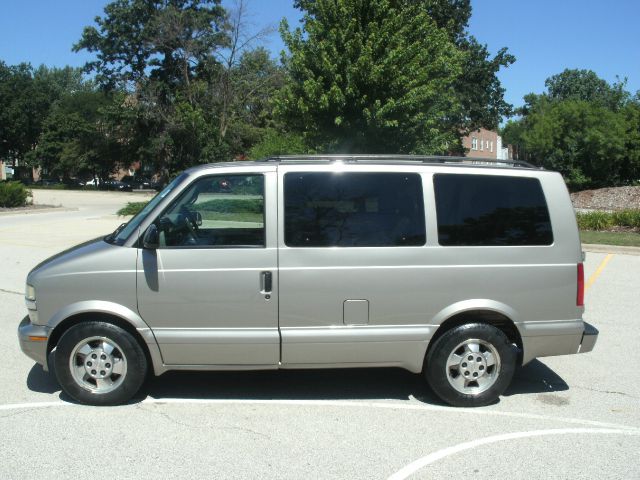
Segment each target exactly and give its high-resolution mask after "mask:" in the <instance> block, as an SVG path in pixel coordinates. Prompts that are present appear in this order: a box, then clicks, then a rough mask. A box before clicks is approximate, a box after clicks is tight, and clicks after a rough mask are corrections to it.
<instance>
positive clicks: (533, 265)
mask: <svg viewBox="0 0 640 480" xmlns="http://www.w3.org/2000/svg"><path fill="white" fill-rule="evenodd" d="M582 259H583V254H582V252H581V246H580V240H579V237H578V228H577V225H576V220H575V215H574V211H573V208H572V205H571V202H570V199H569V195H568V192H567V189H566V187H565V184H564V181H563V179H562V177H561V176H560V174H558V173H556V172H550V171H545V170H540V169H537V168H532V167H531V166H530V165H527V164H525V163H523V162H517V161H515V162H514V161H497V162H496V161H495V160H494V161H489V160H486V159H482V160H472V159H466V158H465V159H455V158H451V157H404V156H392V157H391V156H311V157H309V156H306V157H305V156H301V157H278V158H272V159H269V160H266V161H260V162H234V163H219V164H212V165H203V166H198V167H194V168H192V169H190V170H187V171H185V172H184V173H182V174H181V175H179V176H178V177H176V178H175V179H174V180H173V181H172V182H171V183H170V184H169V185H168V186H167V187H166V188H165V189H164V190H163V191H162V192H160V193H159V194H158V195H157V196H156V197H155V198H153V200H151V201H150V202H149V203H148V204H147V205H146V206H145V207H144V209H143V210H142V211H141V212H140V213H139V214H138V215H136V216H135V217H134V218H132V219H131V220H130V221H129V222H128V223H127V224H125V225H122V226H121V227H120V228H118V229H117V230H116V231H115V232H113V233H112V234H110V235H108V236H106V237H104V238H100V239H97V240H94V241H90V242H87V243H85V244H82V245H79V246H77V247H74V248H72V249H71V250H68V251H66V252H62V253H60V254H58V255H56V256H54V257H52V258H50V259H48V260H46V261H45V262H43V263H41V264H40V265H38V266H37V267H35V268H34V269H33V270H32V271H31V272H30V273H29V275H28V277H27V286H26V304H27V309H28V313H29V315H28V317H25V319H24V320H23V321H22V322H21V323H20V326H19V330H18V335H19V339H20V344H21V347H22V350H23V351H24V352H25V353H26V354H27V355H28V356H29V357H31V358H33V359H34V360H35V361H36V362H38V363H40V364H42V365H43V366H44V368H45V369H48V368H50V367H54V368H53V370H54V371H55V375H56V377H57V379H58V381H59V383H60V385H61V387H62V389H63V390H64V391H65V392H66V393H67V394H68V395H70V396H71V397H73V398H74V399H76V400H77V401H79V402H82V403H87V404H93V405H112V404H119V403H123V402H127V401H128V400H129V399H130V398H131V397H132V396H133V395H135V394H136V392H137V391H138V390H139V389H140V387H141V385H142V384H143V382H144V379H145V377H146V375H147V373H148V372H153V374H155V375H161V374H162V373H164V372H166V371H168V370H260V369H265V370H266V369H285V368H287V369H292V368H342V367H383V366H384V367H389V366H392V367H401V368H404V369H407V370H409V371H411V372H415V373H421V374H423V375H424V376H425V378H426V380H427V382H428V383H429V385H430V386H431V388H432V390H433V391H434V392H435V393H436V394H437V395H438V396H439V397H440V398H441V399H442V400H443V401H444V402H446V403H449V404H451V405H456V406H478V405H486V404H488V403H491V402H494V401H496V399H497V398H498V397H499V396H500V395H501V394H502V393H503V392H504V390H505V389H506V388H507V386H508V385H509V383H510V381H511V378H512V376H513V372H514V369H515V368H516V367H517V366H518V365H523V364H526V363H527V362H530V361H531V360H533V359H534V358H536V357H543V356H548V355H563V354H571V353H583V352H589V351H591V350H592V349H593V347H594V344H595V342H596V339H597V335H598V332H597V330H596V329H595V328H594V327H592V326H591V325H589V324H587V323H585V322H583V320H582V314H583V312H584V305H583V295H584V273H583V266H582Z"/></svg>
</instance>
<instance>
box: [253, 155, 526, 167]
mask: <svg viewBox="0 0 640 480" xmlns="http://www.w3.org/2000/svg"><path fill="white" fill-rule="evenodd" d="M265 161H267V162H278V163H287V162H291V163H316V162H326V163H331V162H348V163H351V162H363V163H377V162H380V163H412V162H419V163H429V164H446V163H453V164H464V165H477V166H483V165H484V166H499V167H521V168H539V167H536V166H535V165H532V164H530V163H529V162H525V161H523V160H501V159H496V158H475V157H453V156H451V157H449V156H446V155H353V154H334V155H279V156H273V157H269V158H267V159H266V160H265Z"/></svg>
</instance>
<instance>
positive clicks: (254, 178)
mask: <svg viewBox="0 0 640 480" xmlns="http://www.w3.org/2000/svg"><path fill="white" fill-rule="evenodd" d="M156 225H157V226H158V230H159V246H160V248H180V247H182V248H215V247H238V248H241V247H264V245H265V232H264V176H263V175H213V176H209V177H203V178H200V179H198V180H196V181H195V182H194V183H193V184H191V185H189V186H188V187H187V188H186V189H185V191H184V192H183V193H182V194H181V195H180V196H179V197H178V198H177V199H176V201H175V202H174V203H173V204H172V205H171V206H170V207H169V208H168V209H167V210H166V211H165V212H164V213H163V214H162V215H161V216H160V217H159V218H158V219H157V220H156Z"/></svg>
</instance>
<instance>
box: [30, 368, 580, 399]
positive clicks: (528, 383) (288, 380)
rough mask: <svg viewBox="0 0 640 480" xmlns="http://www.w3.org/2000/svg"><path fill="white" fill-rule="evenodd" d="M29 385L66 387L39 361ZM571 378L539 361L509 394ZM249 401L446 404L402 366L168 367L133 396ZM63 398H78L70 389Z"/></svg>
mask: <svg viewBox="0 0 640 480" xmlns="http://www.w3.org/2000/svg"><path fill="white" fill-rule="evenodd" d="M27 387H28V388H29V390H31V391H34V392H39V393H48V394H54V393H57V392H60V387H59V385H58V382H57V381H56V379H55V377H54V375H53V374H51V373H49V372H45V371H44V370H43V369H42V367H41V366H40V365H37V364H36V365H34V366H33V367H32V368H31V370H30V371H29V374H28V376H27ZM568 389H569V386H568V385H567V384H566V382H565V381H564V380H563V379H562V378H561V377H560V376H559V375H558V374H556V373H555V372H554V371H553V370H551V369H550V368H549V367H547V366H546V365H545V364H544V363H542V362H540V361H538V360H534V361H532V362H531V363H529V364H527V365H526V366H524V367H521V368H518V369H517V370H516V373H515V375H514V377H513V381H512V383H511V385H510V386H509V388H508V389H507V391H506V392H505V393H504V395H505V396H511V395H519V394H531V393H545V392H557V391H564V390H568ZM147 395H148V396H150V397H152V398H156V399H162V398H185V399H224V400H227V399H245V400H408V399H409V398H410V397H414V398H415V399H416V400H418V401H420V402H423V403H428V404H433V405H444V404H443V402H442V401H440V400H439V399H438V398H437V397H436V396H435V395H434V394H433V392H432V391H431V389H430V388H429V387H428V386H427V384H426V382H425V381H424V379H423V377H422V376H421V375H416V374H413V373H410V372H408V371H405V370H402V369H398V368H370V369H335V370H330V369H329V370H277V371H258V372H168V373H165V374H164V375H162V376H160V377H153V378H150V379H149V380H148V381H147V382H146V384H145V385H144V386H143V387H142V389H141V391H140V392H139V393H138V394H137V395H136V396H135V398H134V399H133V403H137V402H140V401H142V400H144V398H145V397H146V396H147ZM60 399H61V400H64V401H70V402H72V403H75V402H74V401H73V400H72V399H70V398H69V397H68V396H67V395H65V394H64V393H60Z"/></svg>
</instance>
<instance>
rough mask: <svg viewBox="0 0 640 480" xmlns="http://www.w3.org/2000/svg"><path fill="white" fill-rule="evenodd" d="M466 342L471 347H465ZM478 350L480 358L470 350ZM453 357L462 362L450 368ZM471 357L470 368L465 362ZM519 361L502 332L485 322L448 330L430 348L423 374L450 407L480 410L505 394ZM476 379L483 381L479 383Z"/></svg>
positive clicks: (514, 349)
mask: <svg viewBox="0 0 640 480" xmlns="http://www.w3.org/2000/svg"><path fill="white" fill-rule="evenodd" d="M475 340H477V342H475ZM465 342H469V344H468V345H464V344H465ZM477 347H480V350H479V351H480V353H481V354H480V355H474V354H473V352H471V351H469V348H473V349H476V348H477ZM492 349H493V350H492ZM456 352H457V353H456ZM463 352H464V353H463ZM453 355H456V357H455V360H453V359H454V357H453ZM467 355H468V356H467ZM496 355H497V357H498V358H497V359H496V358H495V356H496ZM450 356H451V357H452V361H455V362H457V358H458V357H459V358H460V359H461V360H460V363H459V364H458V365H457V366H451V365H450V366H449V367H447V363H448V360H449V358H450ZM471 357H474V358H473V359H472V358H471ZM467 358H468V359H469V360H470V361H469V362H468V363H469V365H470V366H467V363H464V362H467V360H466V359H467ZM516 358H517V354H516V348H515V346H514V345H513V344H512V343H511V342H510V341H509V339H508V338H507V336H506V335H505V334H504V333H503V332H502V331H501V330H499V329H498V328H496V327H493V326H491V325H487V324H484V323H471V324H466V325H460V326H458V327H454V328H452V329H451V330H448V331H447V332H445V333H444V334H443V335H442V336H441V337H439V338H438V339H437V340H436V341H435V343H434V344H433V345H431V346H430V348H429V351H428V353H427V356H426V358H425V365H424V372H423V373H424V375H425V377H426V379H427V382H428V383H429V386H430V387H431V389H432V390H433V391H434V393H435V394H436V395H437V396H438V397H439V398H440V399H441V400H443V401H444V402H446V403H448V404H449V405H452V406H454V407H480V406H484V405H489V404H491V403H494V402H495V401H497V400H498V398H499V397H500V395H502V393H504V391H505V390H506V388H507V387H508V386H509V384H510V383H511V379H512V378H513V373H514V371H515V367H516ZM487 359H488V360H487ZM492 361H493V364H492V365H489V364H490V363H491V362H492ZM462 365H464V366H465V368H462ZM490 372H491V373H490ZM458 375H460V376H458ZM474 376H475V377H478V376H479V378H477V380H476V379H475V378H474ZM479 380H482V381H483V382H484V383H483V384H481V383H479ZM452 382H453V383H456V384H457V385H458V387H457V388H456V387H454V386H453V384H452ZM461 382H462V384H460V383H461ZM485 388H486V389H485Z"/></svg>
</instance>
